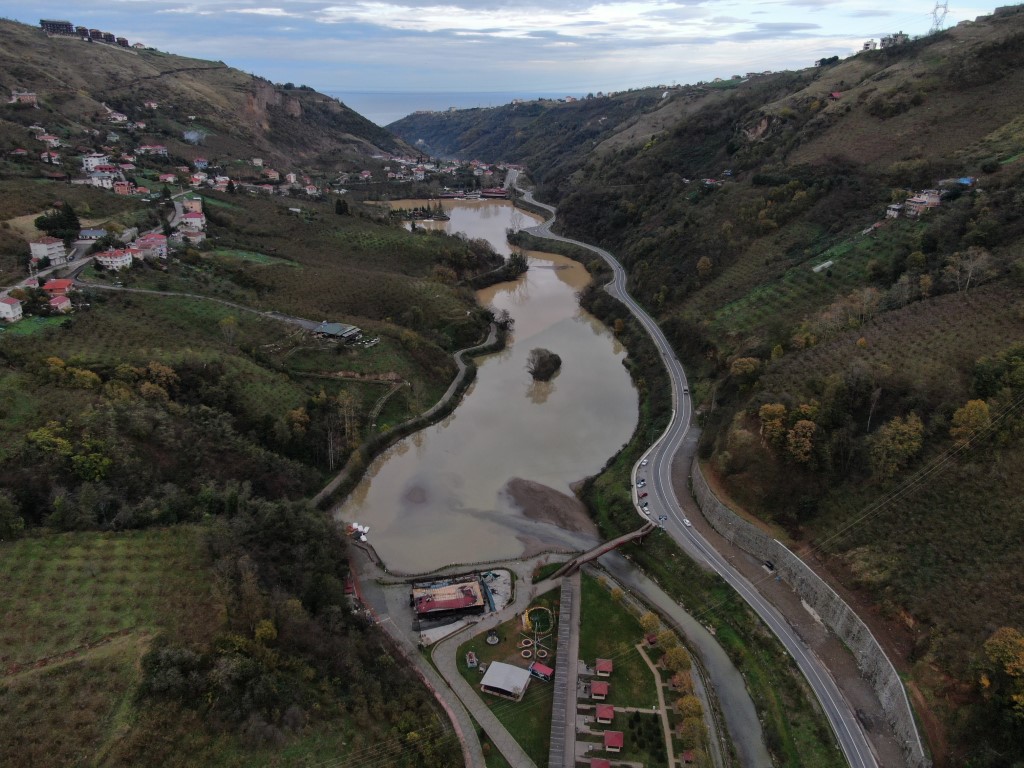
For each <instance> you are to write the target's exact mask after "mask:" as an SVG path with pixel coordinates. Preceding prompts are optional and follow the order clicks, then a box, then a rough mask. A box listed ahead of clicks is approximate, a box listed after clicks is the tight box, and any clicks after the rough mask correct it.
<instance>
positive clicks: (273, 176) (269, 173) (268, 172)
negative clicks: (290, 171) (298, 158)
mask: <svg viewBox="0 0 1024 768" xmlns="http://www.w3.org/2000/svg"><path fill="white" fill-rule="evenodd" d="M263 175H264V176H266V177H267V178H268V179H270V180H271V181H280V180H281V174H280V173H279V172H277V171H275V170H274V169H273V168H264V169H263Z"/></svg>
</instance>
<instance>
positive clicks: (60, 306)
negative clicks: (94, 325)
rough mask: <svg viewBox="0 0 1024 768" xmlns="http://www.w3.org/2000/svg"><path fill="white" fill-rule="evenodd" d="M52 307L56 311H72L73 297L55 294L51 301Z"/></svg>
mask: <svg viewBox="0 0 1024 768" xmlns="http://www.w3.org/2000/svg"><path fill="white" fill-rule="evenodd" d="M49 304H50V309H52V310H54V311H55V312H64V313H67V312H70V311H71V299H69V298H68V297H67V296H54V297H53V298H52V299H50V301H49Z"/></svg>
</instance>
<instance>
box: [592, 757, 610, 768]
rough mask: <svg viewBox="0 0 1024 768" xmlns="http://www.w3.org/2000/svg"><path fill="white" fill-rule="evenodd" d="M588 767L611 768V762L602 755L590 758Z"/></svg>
mask: <svg viewBox="0 0 1024 768" xmlns="http://www.w3.org/2000/svg"><path fill="white" fill-rule="evenodd" d="M590 768H612V764H611V763H609V762H608V761H607V760H605V759H604V758H603V757H592V758H590Z"/></svg>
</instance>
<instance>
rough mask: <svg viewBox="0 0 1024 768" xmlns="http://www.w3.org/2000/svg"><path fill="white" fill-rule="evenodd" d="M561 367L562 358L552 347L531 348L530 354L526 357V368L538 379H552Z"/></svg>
mask: <svg viewBox="0 0 1024 768" xmlns="http://www.w3.org/2000/svg"><path fill="white" fill-rule="evenodd" d="M561 367H562V358H560V357H559V356H558V355H556V354H555V353H554V352H552V351H551V350H550V349H542V348H541V347H537V348H536V349H531V350H530V356H529V357H528V358H527V359H526V369H527V370H528V371H529V372H530V375H531V376H533V378H534V379H535V380H536V381H550V380H551V377H552V376H554V375H555V374H556V373H558V369H559V368H561Z"/></svg>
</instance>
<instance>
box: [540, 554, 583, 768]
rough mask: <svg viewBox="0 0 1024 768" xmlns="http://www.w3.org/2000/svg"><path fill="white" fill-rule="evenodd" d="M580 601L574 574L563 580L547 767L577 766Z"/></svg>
mask: <svg viewBox="0 0 1024 768" xmlns="http://www.w3.org/2000/svg"><path fill="white" fill-rule="evenodd" d="M581 599H582V591H581V585H580V574H579V571H577V572H576V573H574V574H573V575H572V576H567V577H566V578H565V579H563V580H562V594H561V596H560V602H559V607H560V612H559V620H558V652H557V655H556V659H557V660H556V662H555V679H554V682H553V685H554V702H553V706H552V710H551V747H550V749H549V750H548V768H573V766H574V765H575V764H576V681H577V679H578V673H579V670H578V668H577V667H578V662H579V656H580V631H579V630H580V602H581Z"/></svg>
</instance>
